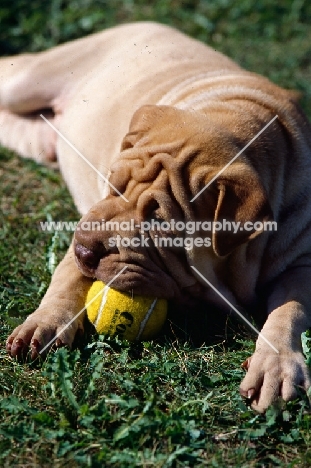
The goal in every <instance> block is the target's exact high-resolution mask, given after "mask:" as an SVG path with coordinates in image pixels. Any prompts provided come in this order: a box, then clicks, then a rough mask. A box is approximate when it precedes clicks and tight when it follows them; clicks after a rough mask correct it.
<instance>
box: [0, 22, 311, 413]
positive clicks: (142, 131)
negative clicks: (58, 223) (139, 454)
mask: <svg viewBox="0 0 311 468" xmlns="http://www.w3.org/2000/svg"><path fill="white" fill-rule="evenodd" d="M0 79H1V82H0V83H1V85H0V105H1V112H0V142H1V143H2V144H3V145H5V146H7V147H9V148H12V149H14V150H16V151H17V152H18V153H19V154H20V155H22V156H26V157H31V158H33V159H35V160H36V161H39V162H43V163H50V164H51V163H53V162H54V161H56V157H57V159H58V162H59V166H60V169H61V171H62V174H63V176H64V178H65V180H66V182H67V184H68V187H69V189H70V191H71V193H72V196H73V198H74V200H75V203H76V205H77V207H78V209H79V210H80V212H81V213H82V214H83V215H84V217H83V218H82V222H81V223H85V222H86V223H89V222H91V221H99V222H101V220H102V219H105V220H106V221H115V222H116V221H119V222H122V221H130V220H134V224H135V226H136V227H135V229H134V230H130V229H129V230H128V232H124V231H122V232H120V231H113V232H111V231H110V232H108V231H104V230H101V231H97V230H95V231H94V230H91V231H87V230H85V229H83V226H85V224H80V230H77V232H76V235H75V240H74V244H73V247H72V248H70V250H69V252H68V254H67V255H66V256H65V258H64V260H63V261H62V262H61V263H60V265H59V266H58V268H57V270H56V272H55V274H54V276H53V278H52V282H51V285H50V287H49V289H48V291H47V293H46V295H45V297H44V298H43V300H42V302H41V304H40V306H39V308H38V310H36V311H35V312H34V313H33V314H31V315H30V316H29V317H28V318H27V320H26V321H25V323H24V324H22V325H21V326H19V327H17V328H16V329H15V330H14V331H13V333H12V334H11V336H10V337H9V338H8V341H7V349H8V351H9V353H10V354H11V355H12V356H20V355H21V354H23V353H24V352H25V350H27V349H28V348H29V347H30V350H31V355H32V357H36V356H37V355H38V353H39V351H40V350H42V348H43V347H44V345H45V344H46V343H48V342H49V341H50V340H51V339H53V338H54V337H56V336H57V340H56V345H57V346H60V345H63V344H67V345H69V346H70V345H71V344H72V341H73V339H74V337H75V335H76V333H77V332H78V331H79V330H80V331H83V319H84V317H83V316H81V315H80V316H79V318H78V319H76V320H74V321H73V322H72V323H71V325H70V327H68V328H66V329H65V330H63V327H64V326H65V325H66V324H67V323H68V322H69V321H70V320H72V319H73V318H74V317H75V314H77V312H78V311H79V310H80V309H81V308H82V307H83V305H84V300H85V297H86V291H87V289H88V288H89V286H90V284H91V282H92V278H94V277H97V278H99V279H102V280H104V281H105V282H108V281H110V280H111V279H112V278H113V277H114V276H115V275H116V274H117V273H118V272H120V270H121V269H122V267H123V266H127V269H126V270H125V271H124V272H123V273H122V275H120V276H119V277H118V278H117V279H116V280H115V282H114V284H113V285H114V287H116V288H118V289H120V290H126V291H128V290H133V291H134V292H138V293H143V294H151V295H154V296H157V295H158V296H161V297H166V298H168V299H170V300H173V301H174V300H177V301H182V300H183V298H184V297H185V296H187V297H189V295H190V296H191V295H192V296H196V297H199V298H201V300H202V301H206V302H207V303H213V304H214V303H216V304H218V305H222V306H223V307H227V305H226V304H225V303H224V302H223V299H222V298H221V297H220V296H219V294H218V293H217V292H215V291H214V290H213V289H212V288H211V287H210V286H209V285H208V284H207V283H206V281H205V279H206V280H208V281H209V282H210V283H211V284H212V285H213V286H214V287H215V288H216V290H217V291H218V292H220V293H221V294H222V295H223V296H224V297H225V298H227V300H229V302H230V303H231V304H232V305H233V306H234V307H236V306H238V307H239V306H240V307H242V309H245V310H247V311H248V312H249V313H250V315H252V314H253V316H256V305H257V304H258V303H260V304H265V307H264V308H263V309H260V310H259V311H258V310H257V319H259V322H260V321H261V322H262V323H264V322H265V323H264V326H263V328H262V335H261V336H260V337H259V338H258V340H257V344H256V350H255V353H254V355H253V356H252V358H251V359H250V360H248V362H247V364H246V366H247V367H248V372H247V374H246V377H245V379H244V380H243V382H242V385H241V393H242V395H244V396H247V397H249V398H250V399H252V406H253V408H255V409H257V410H258V411H263V410H265V409H266V408H267V406H268V405H269V404H271V403H272V402H273V401H274V400H275V399H276V398H277V397H278V396H281V397H282V398H283V399H284V400H289V399H291V398H294V397H295V396H296V386H301V387H302V388H304V389H307V388H308V387H309V386H310V379H309V375H308V370H307V368H306V365H305V363H304V358H303V355H302V352H301V342H300V336H301V333H302V332H303V331H304V330H306V329H307V328H308V327H309V326H310V325H311V287H310V285H311V194H310V180H311V139H310V135H311V128H310V125H309V123H308V121H307V119H306V117H305V116H304V115H303V113H302V112H301V110H300V109H299V107H298V106H297V104H296V103H295V102H294V98H293V93H290V92H288V91H285V90H283V89H280V88H279V87H277V86H275V85H274V84H272V83H270V82H269V81H268V80H266V79H264V78H261V77H260V76H257V75H255V74H253V73H248V72H246V71H243V70H242V69H241V68H240V67H238V66H237V65H235V64H234V63H233V62H232V61H230V60H229V59H228V58H226V57H224V56H223V55H221V54H219V53H217V52H215V51H214V50H212V49H210V48H208V47H207V46H205V45H203V44H200V43H199V42H197V41H195V40H193V39H190V38H188V37H186V36H184V35H183V34H181V33H179V32H177V31H175V30H173V29H171V28H169V27H166V26H161V25H157V24H153V23H140V24H131V25H126V26H120V27H117V28H113V29H110V30H107V31H104V32H102V33H99V34H95V35H92V36H89V37H87V38H84V39H80V40H77V41H74V42H72V43H68V44H65V45H61V46H59V47H56V48H54V49H52V50H50V51H47V52H43V53H39V54H30V55H22V56H18V57H10V58H4V59H2V60H1V61H0ZM47 108H48V109H51V110H52V111H53V113H50V114H49V119H50V122H52V124H53V125H55V126H56V127H57V129H58V130H59V131H60V132H61V134H62V135H64V136H65V137H66V138H67V139H68V141H69V142H71V143H72V144H73V145H74V147H75V148H76V149H77V150H78V151H79V152H80V155H81V154H82V155H83V156H84V157H85V158H86V159H87V160H88V161H90V162H91V163H92V164H93V166H94V167H95V168H97V170H98V171H99V173H101V174H104V175H105V176H109V177H110V182H111V183H112V184H113V186H114V187H115V188H116V189H117V190H118V191H119V192H120V193H121V194H122V195H123V196H124V197H125V198H126V200H125V199H124V198H122V197H121V196H120V195H119V194H118V193H117V192H116V191H115V190H114V189H109V186H108V184H107V183H106V182H105V181H104V180H103V179H102V178H101V177H100V175H99V174H98V173H96V172H95V171H94V170H93V169H92V168H90V167H89V166H88V165H87V164H86V162H85V161H84V160H83V159H82V158H81V156H79V155H78V154H77V153H76V151H75V150H74V149H73V148H72V147H70V146H69V144H68V142H66V141H64V140H63V139H62V138H61V137H60V136H58V135H57V134H56V133H55V132H54V130H53V129H52V128H51V127H50V126H49V125H48V124H47V123H46V122H45V121H44V120H42V119H41V118H40V117H39V114H40V113H41V112H42V113H43V114H44V115H45V116H48V115H47V113H46V112H44V111H41V109H47ZM276 115H277V116H278V118H277V119H276V120H275V121H274V122H273V123H271V125H269V126H268V127H267V128H266V130H265V131H264V132H263V133H262V134H261V135H259V136H258V138H256V140H254V141H253V142H252V143H251V144H250V145H249V146H248V147H247V149H245V151H243V152H242V153H241V154H240V156H239V157H237V158H236V159H235V160H234V161H233V162H232V163H231V164H229V165H228V166H227V167H226V169H225V170H223V168H224V167H225V166H226V165H227V164H228V163H230V161H231V160H232V158H234V156H235V155H237V154H238V153H239V152H240V151H241V150H242V149H243V148H244V147H245V145H247V144H248V143H249V142H250V141H251V140H252V139H253V138H254V137H255V136H256V135H257V134H258V133H259V132H260V131H261V130H262V129H263V128H264V127H265V126H266V125H267V124H268V123H269V122H270V121H271V119H273V118H274V117H275V116H276ZM128 127H129V130H128ZM127 132H128V133H127ZM120 147H121V152H120ZM221 170H223V172H221V173H220V174H219V171H221ZM217 174H218V176H217ZM216 176H217V177H216ZM214 177H215V179H214V181H213V183H211V184H210V185H209V186H208V188H207V189H206V190H204V191H203V192H202V193H201V194H200V195H199V196H198V197H197V198H196V199H195V200H193V201H191V200H192V199H193V198H194V197H195V196H196V195H197V194H198V193H199V191H200V190H202V189H203V188H204V187H205V186H206V184H208V183H209V182H210V181H211V180H212V179H213V178H214ZM109 191H110V194H109ZM272 218H273V219H274V220H275V221H277V223H278V230H277V231H276V232H262V233H260V235H258V234H259V233H258V231H256V230H255V229H251V230H250V231H246V230H240V229H239V230H238V231H237V233H236V234H234V233H233V232H218V231H216V232H211V233H209V234H210V238H211V245H210V246H209V244H208V245H207V244H203V245H202V244H201V245H200V244H198V245H195V244H193V248H178V247H174V248H167V247H163V246H162V247H158V246H157V245H156V236H157V235H158V234H159V232H157V231H156V230H155V229H150V230H147V231H146V232H145V233H144V234H145V239H149V241H148V242H149V244H148V245H140V244H139V245H137V247H131V248H128V247H124V246H122V245H119V246H118V245H113V244H111V237H114V238H115V237H116V236H117V235H118V234H120V235H121V236H122V237H124V236H127V238H128V239H130V240H131V239H132V240H133V239H139V236H140V233H139V229H140V228H139V226H140V225H139V223H140V222H141V221H147V220H152V219H153V220H155V219H156V220H158V221H159V220H162V221H167V222H168V223H169V222H170V221H171V220H172V219H173V220H175V221H180V222H184V223H186V222H193V221H197V222H201V224H198V225H197V229H196V232H195V233H192V234H191V235H190V238H191V239H192V241H193V242H194V239H195V238H197V237H199V238H201V239H206V237H207V234H206V232H205V231H204V229H203V228H202V226H203V224H202V223H203V222H204V221H208V220H209V221H219V222H222V221H223V220H229V221H233V222H240V223H242V224H241V225H242V226H243V225H244V224H243V223H245V222H252V223H253V222H256V221H257V222H258V221H260V222H263V221H264V220H268V219H272ZM137 226H138V227H137ZM162 234H163V232H162ZM164 234H165V235H166V236H171V237H173V236H174V238H176V236H177V237H178V236H180V235H181V234H180V232H179V231H178V230H177V229H175V228H174V227H172V228H171V229H170V230H169V231H168V232H166V233H164ZM182 236H186V234H185V233H184V232H183V233H182ZM188 237H189V236H188ZM204 242H205V241H204ZM73 249H74V251H73ZM75 257H76V259H75ZM77 264H78V266H79V268H78V267H77ZM193 266H194V267H195V269H196V270H194V269H192V268H191V267H193ZM200 275H202V276H200ZM204 278H205V279H204ZM207 310H208V307H207ZM216 319H217V318H215V320H216Z"/></svg>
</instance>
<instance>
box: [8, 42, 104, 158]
mask: <svg viewBox="0 0 311 468" xmlns="http://www.w3.org/2000/svg"><path fill="white" fill-rule="evenodd" d="M94 42H95V46H96V43H97V42H98V43H100V42H101V36H100V35H95V37H94V38H93V40H92V39H91V40H90V38H88V37H87V38H84V39H80V40H78V41H73V42H69V43H67V44H64V45H61V46H57V47H54V48H52V49H50V50H47V51H44V52H39V53H35V54H22V55H17V56H12V57H4V58H1V59H0V144H1V145H3V146H5V147H7V148H10V149H12V150H14V151H16V152H17V153H18V154H19V155H21V156H24V157H30V158H32V159H35V160H36V161H38V162H43V163H51V162H53V161H55V160H56V149H55V148H56V134H55V132H54V130H53V129H52V128H51V127H49V126H48V125H47V124H46V122H44V120H42V119H41V118H40V113H41V112H42V111H43V110H44V112H42V113H43V114H44V115H45V116H46V117H49V120H50V121H51V122H52V123H53V124H54V125H55V126H57V123H58V122H59V119H60V118H61V116H62V113H63V110H64V107H65V105H66V102H67V100H68V99H69V98H70V96H71V93H72V92H73V90H74V89H75V87H76V85H77V84H78V83H79V82H80V80H81V79H82V78H83V77H85V75H86V74H87V72H88V71H89V70H92V68H93V66H94V63H96V60H97V56H96V52H94ZM95 50H96V48H95Z"/></svg>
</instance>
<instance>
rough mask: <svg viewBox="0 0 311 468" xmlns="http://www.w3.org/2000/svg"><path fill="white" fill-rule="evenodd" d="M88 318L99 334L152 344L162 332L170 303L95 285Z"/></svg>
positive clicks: (100, 283) (89, 302)
mask: <svg viewBox="0 0 311 468" xmlns="http://www.w3.org/2000/svg"><path fill="white" fill-rule="evenodd" d="M86 310H87V316H88V318H89V320H90V322H92V323H93V325H94V326H95V328H96V330H97V332H98V333H105V334H107V335H110V336H118V337H119V338H121V339H122V338H123V339H126V340H128V341H136V340H149V339H150V338H153V337H154V336H155V335H157V333H158V332H159V331H160V330H161V328H162V326H163V324H164V322H165V320H166V314H167V300H166V299H157V298H154V297H150V296H134V297H133V296H132V295H131V294H127V293H124V292H120V291H116V290H115V289H111V288H110V287H109V286H106V285H105V284H104V283H103V282H102V281H95V282H94V283H93V284H92V286H91V287H90V289H89V291H88V294H87V298H86Z"/></svg>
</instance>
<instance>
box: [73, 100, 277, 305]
mask: <svg viewBox="0 0 311 468" xmlns="http://www.w3.org/2000/svg"><path fill="white" fill-rule="evenodd" d="M239 143H240V142H235V141H234V138H233V137H232V136H231V135H230V134H229V135H228V133H227V131H223V129H222V128H221V127H220V126H219V125H215V123H213V124H212V122H211V121H210V118H209V117H207V116H204V115H203V114H198V113H194V112H189V111H181V110H178V109H175V108H170V107H165V106H162V107H156V106H144V107H143V108H141V109H139V110H138V111H137V112H136V113H135V114H134V117H133V119H132V122H131V125H130V132H129V133H128V134H127V135H126V137H125V138H124V140H123V144H122V149H121V155H120V158H119V160H118V161H117V162H116V163H115V164H114V166H113V167H112V168H111V171H112V174H111V177H110V182H111V184H112V185H113V186H114V187H115V189H117V190H118V192H119V193H117V192H116V191H115V190H113V189H112V190H111V194H110V195H109V196H108V197H107V198H106V199H104V200H103V201H101V202H99V203H97V204H96V205H95V206H94V207H93V208H92V209H91V210H90V211H89V213H87V214H86V215H85V216H84V217H83V218H82V220H81V221H80V223H79V226H78V229H77V230H76V233H75V255H76V260H77V263H78V266H79V268H80V269H81V271H82V272H83V273H84V274H85V275H86V276H90V277H95V278H97V279H100V280H102V281H104V282H105V283H108V282H109V281H111V280H112V279H113V278H114V277H115V275H117V274H118V273H119V272H120V271H121V270H122V268H124V267H126V269H125V270H124V271H123V272H122V274H121V275H120V276H118V277H117V278H116V279H115V280H114V281H113V287H115V288H116V289H119V290H122V291H133V292H134V293H137V294H142V295H152V296H157V297H162V298H168V299H170V298H180V297H182V295H183V293H185V292H187V293H189V292H190V293H193V294H194V295H200V292H201V291H202V285H200V283H199V281H198V279H197V278H195V276H194V274H193V270H192V269H191V265H194V266H196V265H200V268H201V269H202V265H206V266H207V270H206V271H208V270H209V269H210V268H212V269H217V266H218V265H219V264H220V263H221V262H222V261H223V259H225V258H226V256H228V255H229V254H230V252H231V251H232V250H233V249H235V248H236V247H237V246H239V245H240V244H241V243H244V242H246V241H247V240H248V239H249V238H250V237H251V236H252V235H253V234H254V233H253V232H247V234H246V235H247V237H245V234H244V233H243V234H240V233H238V234H237V235H235V237H233V236H232V235H230V236H228V234H225V233H221V232H212V231H210V230H209V229H208V227H209V225H208V224H207V222H211V221H217V220H221V219H227V220H232V221H245V220H255V219H256V220H257V219H261V220H262V219H265V218H268V217H271V210H270V208H269V205H268V203H267V199H266V196H265V193H264V189H263V187H262V186H261V183H260V181H259V180H258V176H257V174H256V173H255V171H254V170H253V169H252V168H251V167H250V166H249V165H247V164H246V163H245V160H243V159H242V158H241V160H240V161H239V162H236V163H234V164H233V165H232V166H230V167H229V168H228V169H226V171H225V172H224V173H223V174H221V175H220V176H219V177H217V179H216V180H215V181H214V182H213V183H212V184H211V185H210V186H209V187H208V188H207V189H206V190H204V192H203V193H202V194H201V195H200V196H198V198H196V199H195V200H194V201H192V199H193V198H194V197H195V196H196V195H197V194H198V193H199V191H200V190H201V189H203V188H204V187H205V186H206V184H208V183H209V182H210V181H211V180H212V179H213V178H214V177H215V176H216V175H217V174H218V173H219V171H220V170H221V169H222V168H223V167H224V166H225V165H226V164H227V163H228V162H229V161H230V160H231V159H232V157H233V156H234V155H235V154H236V153H237V152H238V151H239V149H240V146H239ZM120 194H122V195H123V197H124V198H123V197H121V196H120ZM204 223H205V224H204Z"/></svg>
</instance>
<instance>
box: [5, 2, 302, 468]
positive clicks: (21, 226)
mask: <svg viewBox="0 0 311 468" xmlns="http://www.w3.org/2000/svg"><path fill="white" fill-rule="evenodd" d="M276 3H281V4H282V6H277V5H276ZM6 5H7V6H6ZM112 5H113V6H112ZM142 19H148V20H158V21H161V22H164V23H169V24H172V25H175V26H177V27H178V28H179V29H181V30H184V31H185V32H187V33H189V34H191V35H192V36H194V37H197V38H199V39H201V40H203V41H205V42H207V43H210V44H212V45H213V46H214V47H215V48H217V49H219V50H222V51H224V52H225V53H227V54H228V55H230V56H231V57H232V58H234V59H235V60H237V61H238V62H239V63H240V64H242V65H243V66H245V67H247V68H248V69H250V70H253V71H257V72H259V73H262V74H264V75H266V76H268V77H270V78H271V79H272V80H273V81H275V82H276V83H278V84H280V85H282V86H285V87H287V88H293V89H298V90H300V91H301V92H302V93H303V98H302V104H303V107H304V108H305V110H306V111H307V113H308V115H309V116H311V60H310V57H311V54H310V52H311V27H310V26H309V25H310V21H311V5H310V3H309V2H307V1H303V0H295V1H291V0H284V1H283V2H275V3H274V4H271V2H269V1H268V0H259V1H256V2H255V1H253V2H252V1H249V0H240V1H229V0H217V1H213V2H210V1H204V0H201V1H199V0H197V1H190V0H189V1H184V2H182V1H181V0H172V1H170V2H169V1H168V0H166V1H164V0H155V1H149V2H146V1H142V0H138V1H135V2H134V1H133V0H115V1H114V2H110V1H108V0H107V1H100V0H93V1H91V0H76V1H75V0H67V1H60V0H53V1H51V2H45V1H40V0H34V1H32V2H28V1H26V0H18V1H14V2H12V1H10V2H9V1H6V0H4V1H2V3H1V6H0V23H1V29H0V50H1V52H2V53H3V54H8V53H17V52H20V51H25V50H31V51H35V50H40V49H44V48H47V47H50V46H52V45H55V44H57V43H60V42H63V41H65V40H68V39H73V38H75V37H79V36H81V35H84V34H88V33H90V32H93V31H97V30H99V29H102V28H104V27H107V26H111V25H114V24H118V23H120V22H126V21H132V20H142ZM0 177H1V185H0V193H1V197H0V199H1V210H0V226H1V230H0V237H1V242H0V258H1V262H0V278H1V292H0V294H1V302H0V325H1V331H0V333H1V335H0V337H1V348H0V359H1V361H0V365H1V375H0V392H1V396H2V398H1V401H0V466H4V467H12V466H14V467H50V466H53V467H62V466H68V467H76V466H77V467H88V466H91V467H116V468H122V467H124V468H125V467H126V468H128V467H136V466H140V467H161V468H162V467H165V468H166V467H167V468H168V467H177V468H179V467H180V468H184V467H190V466H196V467H207V466H208V467H209V466H211V467H261V466H286V467H303V466H305V467H307V466H310V464H311V449H309V446H310V442H311V441H310V435H309V434H310V427H309V426H310V424H311V416H310V414H309V410H308V402H307V398H306V397H305V396H303V395H301V397H300V398H299V399H297V401H295V402H293V403H290V404H288V405H287V406H285V407H281V406H280V407H276V408H273V409H271V410H269V411H268V412H267V414H266V415H264V416H262V415H260V416H259V415H255V414H254V413H253V412H252V411H250V410H249V408H248V407H247V406H245V404H244V402H243V401H242V400H241V398H240V396H239V394H238V385H239V382H240V380H241V378H242V376H243V371H242V370H241V369H240V364H241V362H242V361H243V360H244V359H245V358H246V357H247V356H248V355H249V354H250V353H251V352H252V350H253V347H254V344H253V342H252V341H251V340H250V339H248V338H247V336H245V334H242V333H240V332H239V331H238V332H237V331H230V330H229V331H230V333H229V337H230V339H227V340H224V341H223V342H222V343H221V344H220V345H214V346H211V345H210V346H208V344H207V345H205V346H204V347H199V348H196V347H194V346H190V344H189V343H187V342H185V341H184V340H181V339H177V338H174V337H173V338H172V337H168V338H166V339H164V340H162V341H161V342H153V343H144V344H143V345H142V346H138V347H134V346H130V345H128V344H126V343H120V342H118V341H115V340H108V339H103V338H102V337H98V336H97V335H91V334H89V335H88V337H87V338H86V339H85V341H84V342H83V343H81V344H80V346H79V349H76V350H74V351H72V352H68V351H67V350H64V349H62V350H59V351H57V352H56V353H55V354H50V355H49V357H48V359H47V361H46V362H45V363H43V364H41V365H39V364H37V365H29V364H26V363H25V364H23V363H17V362H15V361H13V360H11V359H10V358H9V357H8V356H7V354H6V353H5V351H4V343H5V339H6V336H7V335H8V333H9V332H10V330H11V329H12V328H13V327H14V326H15V325H16V324H18V323H20V322H21V321H22V320H23V319H24V318H25V316H26V315H27V314H28V313H30V312H31V311H32V310H34V309H35V308H36V306H37V305H38V304H39V302H40V299H41V297H42V295H43V294H44V292H45V290H46V288H47V285H48V283H49V280H50V276H51V271H52V270H53V263H55V262H56V261H58V260H59V259H60V258H61V257H62V255H63V254H64V252H65V251H66V248H67V246H68V244H69V241H70V235H69V234H65V233H62V234H59V235H57V236H55V235H53V234H51V233H43V232H41V231H40V230H39V227H38V226H39V222H40V221H45V220H46V219H48V218H52V219H55V220H58V219H66V220H77V219H78V214H77V212H76V210H75V208H74V206H73V203H72V200H71V198H70V195H69V194H68V191H67V189H66V188H65V186H64V183H63V182H62V181H61V178H60V176H59V174H58V173H57V172H54V171H52V170H50V169H46V168H44V167H40V166H37V165H35V164H34V163H32V162H30V161H21V160H20V159H19V158H17V157H16V156H15V155H13V154H11V153H9V152H8V151H5V150H1V152H0ZM309 359H310V357H309Z"/></svg>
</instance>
